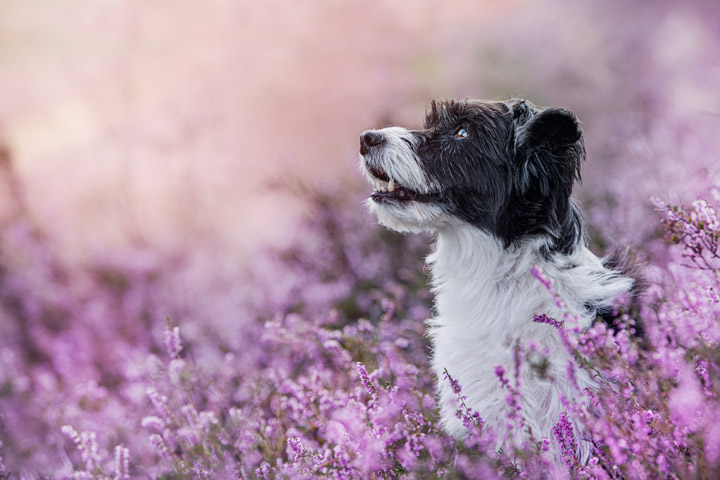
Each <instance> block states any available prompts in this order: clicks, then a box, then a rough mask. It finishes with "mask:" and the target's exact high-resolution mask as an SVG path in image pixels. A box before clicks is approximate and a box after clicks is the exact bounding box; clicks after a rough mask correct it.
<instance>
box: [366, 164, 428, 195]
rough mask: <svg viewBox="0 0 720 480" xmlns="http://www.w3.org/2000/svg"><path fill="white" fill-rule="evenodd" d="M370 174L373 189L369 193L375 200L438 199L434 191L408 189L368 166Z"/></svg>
mask: <svg viewBox="0 0 720 480" xmlns="http://www.w3.org/2000/svg"><path fill="white" fill-rule="evenodd" d="M368 171H369V172H370V175H372V177H373V178H372V180H371V181H370V183H371V184H373V183H374V186H375V190H373V193H372V194H371V195H370V198H372V199H373V200H374V201H376V202H386V201H395V202H410V201H415V202H425V203H428V202H433V201H435V200H437V199H438V197H439V195H438V194H436V193H419V192H416V191H414V190H410V189H409V188H407V187H403V186H402V185H399V184H397V183H395V180H393V179H392V178H390V177H388V175H387V174H386V173H385V172H383V171H381V170H378V169H376V168H368Z"/></svg>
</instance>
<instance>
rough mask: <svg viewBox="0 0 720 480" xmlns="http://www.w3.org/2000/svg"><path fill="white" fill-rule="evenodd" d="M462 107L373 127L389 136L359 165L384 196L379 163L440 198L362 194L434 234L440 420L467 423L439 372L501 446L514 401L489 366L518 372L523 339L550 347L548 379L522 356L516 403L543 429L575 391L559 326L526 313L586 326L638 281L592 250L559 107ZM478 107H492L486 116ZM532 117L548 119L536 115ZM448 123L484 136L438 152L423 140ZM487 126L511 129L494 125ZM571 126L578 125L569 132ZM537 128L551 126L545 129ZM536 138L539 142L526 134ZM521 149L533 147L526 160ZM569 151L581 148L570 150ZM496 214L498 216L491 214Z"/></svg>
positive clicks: (380, 211) (377, 207) (393, 220)
mask: <svg viewBox="0 0 720 480" xmlns="http://www.w3.org/2000/svg"><path fill="white" fill-rule="evenodd" d="M459 105H461V104H458V103H455V102H452V103H450V104H446V105H444V107H443V106H441V107H440V108H439V109H438V107H437V106H436V105H435V104H433V107H432V109H433V111H432V112H431V114H430V115H429V116H433V117H436V118H435V121H436V122H437V120H438V119H440V120H441V125H440V126H438V125H435V126H432V125H431V126H429V127H427V128H426V129H425V130H422V131H419V132H410V131H408V130H404V129H399V128H397V127H393V128H392V129H387V131H386V130H379V131H377V132H378V134H381V135H385V137H384V142H383V143H382V144H381V145H374V146H373V148H367V147H366V146H365V145H363V153H364V155H361V161H360V165H361V170H362V172H363V173H364V174H365V176H366V177H367V178H368V180H369V181H370V183H371V184H373V185H375V186H376V187H377V188H379V189H380V192H381V193H382V194H385V195H387V192H385V190H384V188H383V187H384V186H387V185H388V183H387V182H382V181H378V178H377V177H376V176H375V175H374V174H373V173H372V172H373V171H374V172H375V173H379V172H381V173H383V174H385V173H387V176H388V177H389V178H391V179H393V181H394V182H397V183H398V184H399V185H402V186H404V187H407V188H408V189H410V190H412V191H414V192H423V193H427V192H430V193H431V194H432V195H436V196H433V197H431V198H432V199H435V200H434V201H428V200H427V198H425V200H423V201H413V200H409V201H407V200H406V201H396V200H393V199H389V200H388V199H387V197H382V196H378V194H377V191H376V193H375V194H374V195H373V198H371V199H369V200H368V201H367V203H366V204H367V206H368V208H369V209H370V211H371V212H373V213H374V214H375V215H376V216H377V218H378V221H379V222H380V223H381V224H382V225H384V226H386V227H388V228H390V229H392V230H395V231H398V232H412V233H418V232H432V233H433V234H434V235H435V245H434V248H433V251H432V253H431V254H430V255H429V256H428V258H427V263H428V265H429V266H430V270H431V277H432V290H433V292H434V294H435V313H436V315H435V317H434V318H432V319H430V320H428V321H427V327H428V333H429V336H430V338H431V340H432V346H433V358H432V368H433V371H434V373H435V375H436V377H437V379H438V382H437V393H438V396H439V402H440V411H441V416H442V422H443V425H444V427H445V429H446V430H447V432H449V433H450V434H452V435H453V436H455V437H457V438H463V437H464V436H466V435H467V430H466V428H465V427H464V426H463V424H462V421H461V420H460V419H459V418H457V416H456V413H455V412H456V411H457V408H458V399H457V396H456V394H454V393H453V391H452V388H451V385H450V383H449V382H448V381H447V380H444V372H445V370H447V372H448V373H449V374H450V375H451V376H452V377H454V378H455V379H456V380H457V381H458V382H459V383H460V385H461V386H462V391H463V395H466V396H467V398H466V400H465V403H466V404H467V406H468V407H471V408H473V409H475V410H476V411H477V412H479V414H480V416H481V417H482V418H483V421H484V422H485V425H486V426H488V427H490V428H492V429H493V430H494V431H495V432H497V433H498V448H499V447H500V446H501V444H502V442H503V439H504V437H505V435H506V431H505V429H506V427H505V418H506V414H507V411H508V406H507V404H506V402H505V397H506V395H507V392H506V391H504V390H503V389H502V387H501V385H500V382H499V381H498V378H497V377H496V374H495V369H494V367H495V366H496V365H503V366H504V367H505V369H506V371H508V374H509V375H512V376H514V375H515V372H514V371H513V351H514V348H515V346H516V345H518V344H519V345H521V346H522V347H524V348H527V347H529V346H530V345H531V344H534V345H535V346H536V347H537V348H538V349H540V350H541V351H544V352H547V353H548V358H549V360H550V364H549V367H548V370H547V376H546V377H545V378H540V377H539V376H538V374H537V373H536V372H534V371H533V370H532V369H531V368H529V367H528V366H527V362H526V363H525V365H524V366H523V368H522V371H521V372H520V378H521V379H522V407H523V413H524V415H525V418H526V421H527V426H528V427H530V428H531V429H532V432H533V433H534V435H535V436H536V437H537V438H540V437H544V436H550V435H551V431H552V427H553V426H554V425H555V424H556V423H557V422H558V420H559V415H560V413H561V412H562V411H563V410H564V407H563V405H562V403H561V398H562V397H565V398H567V399H572V398H574V397H576V396H577V395H579V394H578V392H577V390H576V389H575V388H574V386H573V385H572V384H571V382H570V380H569V378H568V375H567V362H568V360H569V359H570V357H569V354H568V353H567V351H566V349H565V348H564V347H563V344H562V342H561V340H560V337H559V335H558V333H557V331H556V329H555V328H553V327H551V326H549V325H544V324H538V323H533V322H532V319H533V315H535V314H543V313H544V314H547V315H549V316H551V317H554V318H557V319H560V318H563V317H564V315H563V314H564V313H569V314H570V316H569V317H567V318H574V319H576V320H574V321H577V322H579V326H580V327H582V328H587V327H589V326H590V325H591V323H592V322H593V321H594V320H595V318H596V315H597V314H598V312H601V311H606V310H608V309H609V308H611V303H612V301H613V299H614V298H615V297H617V296H618V295H620V294H622V293H623V292H627V291H628V290H629V289H630V288H631V286H632V280H631V279H630V278H627V277H625V276H623V275H621V274H620V273H618V272H616V271H614V270H611V269H609V268H607V267H606V266H605V265H604V264H603V262H602V261H601V260H600V259H599V258H598V257H596V256H595V255H594V254H593V253H592V252H591V251H590V250H589V249H588V248H587V246H586V243H585V239H584V237H583V235H582V232H583V231H584V225H583V224H582V217H581V216H580V214H579V210H578V209H577V207H576V206H575V204H574V203H573V201H572V200H571V199H570V197H569V195H570V190H571V188H572V183H573V180H574V179H575V178H576V177H577V176H578V175H579V173H578V172H579V161H580V160H581V159H582V158H581V157H583V156H584V149H583V148H582V137H581V131H580V130H579V126H578V122H577V120H576V119H575V118H574V116H572V114H570V113H569V112H566V111H561V112H562V115H561V116H560V117H557V118H555V117H554V115H555V112H551V113H552V115H550V116H548V115H546V116H544V117H541V115H540V114H541V112H540V111H539V110H537V109H535V108H534V107H532V106H530V107H528V106H527V105H525V104H524V103H521V104H518V103H516V102H510V103H507V104H505V105H506V107H502V106H498V105H497V102H492V103H482V102H473V101H470V102H462V105H461V107H462V108H464V109H465V110H462V109H460V106H459ZM486 105H490V107H489V108H490V110H488V111H491V113H490V114H487V112H486ZM518 105H519V106H518ZM443 108H444V110H443ZM453 108H454V109H455V110H453ZM458 109H459V110H458ZM518 109H520V110H521V111H520V112H519V113H518ZM448 110H453V111H451V112H448ZM443 111H445V113H446V115H445V116H444V117H443ZM458 111H460V112H465V111H466V116H467V118H465V119H464V120H463V119H461V120H455V119H454V117H458V116H461V115H460V114H458V113H457V112H458ZM478 111H480V113H478ZM473 115H476V116H473ZM492 115H499V118H495V117H493V116H492ZM523 116H524V118H521V117H523ZM535 116H537V117H539V118H540V119H541V121H542V122H549V123H550V124H551V125H550V126H548V124H542V123H540V124H538V123H539V122H536V123H532V119H533V117H535ZM468 118H469V119H468ZM488 118H489V120H488ZM453 121H455V122H460V123H459V124H460V125H467V126H466V127H465V128H475V129H477V130H478V131H480V130H482V131H483V135H484V136H483V138H482V139H480V138H478V139H477V140H473V141H476V142H477V143H478V144H480V145H475V146H473V145H472V144H467V143H466V144H464V145H462V147H460V146H458V145H455V146H452V145H450V146H448V145H443V148H439V149H438V150H439V152H440V153H437V152H435V151H433V150H432V148H431V147H429V146H428V145H434V144H435V143H437V142H442V141H445V140H444V139H442V138H440V139H438V138H437V136H438V135H447V132H452V131H453V129H454V128H457V125H458V123H455V124H453V123H452V122H453ZM558 121H559V122H560V123H559V124H558ZM442 122H445V123H442ZM503 122H504V123H503ZM430 123H431V124H432V122H430ZM448 123H450V127H448V126H447V124H448ZM571 123H572V125H570V124H571ZM571 127H572V128H571ZM488 129H490V130H488ZM492 129H495V130H497V129H499V130H503V129H507V132H505V131H503V132H501V133H498V134H497V136H495V135H496V134H495V133H493V130H492ZM573 129H576V130H577V131H579V132H580V134H577V135H576V134H575V133H573ZM508 132H509V133H508ZM543 134H546V135H547V136H548V138H540V137H542V135H543ZM530 137H533V142H534V143H533V144H531V145H526V144H523V142H525V141H529V140H528V138H530ZM376 138H379V137H376ZM363 141H366V139H364V140H363ZM433 142H435V143H433ZM553 142H554V143H553ZM496 144H497V145H496ZM563 145H564V147H563ZM545 146H547V149H548V152H550V153H547V155H552V156H553V157H548V158H545V157H543V155H545V152H544V151H541V150H540V149H541V148H545ZM475 147H478V148H475ZM561 147H562V148H561ZM460 148H462V150H461V149H460ZM527 151H531V152H532V153H530V154H528V158H527V159H526V158H525V157H524V155H526V152H527ZM476 152H482V153H476ZM486 152H489V153H486ZM473 155H479V156H481V157H482V158H475V157H473ZM483 155H484V156H483ZM572 155H578V156H579V157H580V158H570V156H572ZM441 162H445V163H441ZM503 162H504V163H503ZM531 162H537V163H535V164H532V163H531ZM542 162H545V163H542ZM553 162H573V163H572V165H555V164H554V163H553ZM574 162H578V163H574ZM553 168H557V169H558V170H557V171H555V170H553ZM544 175H545V176H547V177H548V178H543V176H544ZM468 192H469V193H468ZM535 204H539V205H540V206H541V208H540V207H539V210H542V211H538V212H535V213H533V216H532V217H528V216H527V215H528V214H527V213H526V210H527V209H528V208H529V209H531V210H532V208H533V206H534V205H535ZM528 205H529V206H528ZM473 209H474V210H473ZM514 209H515V210H517V211H515V210H514ZM543 209H547V210H548V211H547V212H545V211H544V210H543ZM553 209H554V210H553ZM549 210H552V211H549ZM493 215H496V216H497V217H496V218H489V217H492V216H493ZM512 222H525V223H526V224H512ZM506 224H507V225H506ZM533 266H539V267H541V268H542V271H543V272H544V275H546V276H547V277H549V278H551V279H552V280H553V287H554V289H555V291H556V292H557V293H558V294H559V295H560V297H561V298H562V300H563V303H564V309H561V308H560V307H558V305H557V304H556V302H555V300H554V299H553V298H552V295H551V293H550V292H549V291H548V290H547V288H546V287H545V286H544V285H542V284H541V282H539V281H538V280H537V279H536V278H534V276H533V275H532V273H531V267H533ZM576 373H577V376H578V383H579V387H580V389H581V390H582V389H583V388H585V387H590V388H593V387H596V385H595V384H594V381H593V380H592V379H591V378H590V377H589V376H588V375H587V374H586V373H585V372H584V371H578V372H576ZM578 432H579V438H578V439H577V440H578V444H579V448H578V454H579V456H580V459H581V460H583V461H585V460H587V459H588V458H589V455H590V453H591V451H592V443H591V441H590V440H589V437H588V436H587V435H586V434H584V433H583V432H582V431H581V430H578ZM515 434H516V435H524V432H515ZM517 440H521V439H520V438H518V439H517ZM556 453H557V452H556Z"/></svg>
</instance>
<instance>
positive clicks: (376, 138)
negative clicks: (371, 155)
mask: <svg viewBox="0 0 720 480" xmlns="http://www.w3.org/2000/svg"><path fill="white" fill-rule="evenodd" d="M384 141H385V136H384V135H383V134H382V133H380V132H376V131H375V130H367V131H365V132H363V133H362V134H361V135H360V153H361V154H362V155H365V154H366V153H368V148H370V147H375V146H377V145H380V144H381V143H383V142H384Z"/></svg>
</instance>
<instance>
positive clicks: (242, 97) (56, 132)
mask: <svg viewBox="0 0 720 480" xmlns="http://www.w3.org/2000/svg"><path fill="white" fill-rule="evenodd" d="M525 3H526V2H523V1H511V2H499V1H491V2H483V3H482V5H480V4H478V3H477V2H472V1H454V2H449V3H442V4H441V3H440V2H429V1H418V2H400V1H381V2H356V1H338V0H324V1H317V2H289V1H277V0H274V1H265V2H248V1H242V2H238V1H224V0H215V1H211V2H195V1H185V0H180V1H178V0H173V1H157V2H145V1H140V0H135V1H126V2H118V1H110V0H109V1H102V2H83V1H78V0H59V1H54V2H50V3H48V2H43V1H40V0H22V1H19V0H18V1H9V2H3V3H2V5H1V6H0V19H1V20H0V22H2V26H1V28H2V37H0V38H1V39H2V40H1V45H2V47H0V48H2V54H1V56H0V76H1V79H2V80H1V81H2V90H1V91H0V121H1V122H2V125H3V130H4V131H3V134H4V136H5V140H6V142H7V143H8V144H9V147H10V148H11V150H12V153H13V156H14V162H15V166H16V169H17V171H18V173H19V175H20V176H21V178H22V180H23V181H24V183H25V188H26V194H27V199H28V202H29V205H30V207H31V210H32V212H33V214H34V216H35V217H36V219H37V221H38V223H39V224H40V225H43V226H44V229H45V230H46V232H47V233H48V234H49V235H50V236H51V237H52V238H53V239H55V240H57V241H58V242H59V244H60V245H61V247H60V250H61V252H62V255H63V256H64V257H65V258H66V259H68V260H72V259H78V260H79V259H84V258H86V257H87V255H88V253H92V254H98V253H101V252H102V251H105V250H106V249H108V248H116V247H119V248H122V247H124V246H125V245H126V244H127V243H128V242H141V243H143V244H150V245H156V246H160V245H170V246H175V247H181V246H187V244H188V243H189V244H193V245H199V244H202V243H204V242H211V243H213V245H215V246H217V245H218V243H219V244H221V245H223V246H225V247H227V248H228V250H231V251H234V252H236V253H238V254H240V255H244V254H243V253H242V252H248V251H253V250H254V249H255V248H256V247H257V246H258V245H260V244H267V243H268V242H269V243H278V242H279V243H282V242H284V241H288V240H289V239H288V238H287V235H288V232H289V229H288V228H287V222H288V221H289V220H291V219H292V218H294V213H295V212H296V210H297V207H296V206H295V205H293V204H292V202H288V200H287V198H285V197H283V196H282V195H277V194H272V193H269V192H268V191H267V184H268V183H272V182H274V181H276V180H278V179H280V180H288V179H293V178H295V177H297V176H299V177H301V178H304V179H305V180H311V181H318V180H319V181H321V182H338V183H341V182H346V181H347V178H348V177H351V176H352V175H353V173H354V169H355V161H356V156H357V153H356V152H357V148H358V140H357V139H358V135H359V133H360V132H361V131H362V130H365V129H367V128H371V127H374V126H377V125H378V124H379V122H385V121H388V120H390V119H392V121H394V122H398V123H404V124H414V125H417V124H418V123H419V122H420V121H421V118H422V114H423V111H424V108H425V104H426V102H427V100H428V99H430V98H432V97H435V96H444V97H455V96H462V97H465V96H486V95H488V94H493V95H494V94H495V93H496V92H495V90H493V89H487V90H486V89H483V88H478V87H479V82H478V80H479V79H478V76H477V75H476V73H477V72H476V71H475V70H476V69H477V68H478V62H477V55H478V49H479V45H478V43H477V40H475V39H474V40H473V41H468V35H467V33H468V32H474V31H477V30H480V29H481V28H485V27H481V26H482V25H484V24H488V23H490V22H492V21H493V20H494V19H495V18H499V17H507V16H508V15H513V14H514V12H515V11H516V10H518V9H521V8H522V7H523V5H524V4H525ZM514 93H523V92H514Z"/></svg>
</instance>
